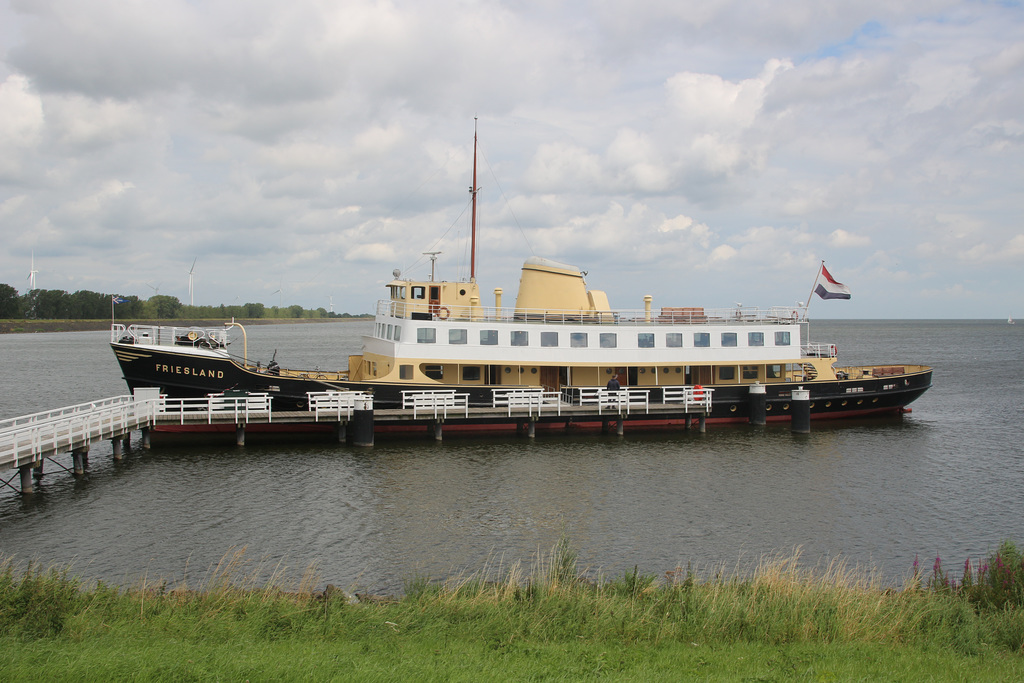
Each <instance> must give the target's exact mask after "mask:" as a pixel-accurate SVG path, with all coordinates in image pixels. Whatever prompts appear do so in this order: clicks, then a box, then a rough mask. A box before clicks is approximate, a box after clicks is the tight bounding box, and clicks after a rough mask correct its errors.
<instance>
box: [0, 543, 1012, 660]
mask: <svg viewBox="0 0 1024 683" xmlns="http://www.w3.org/2000/svg"><path fill="white" fill-rule="evenodd" d="M1001 552H1002V555H1000V557H1005V558H1006V559H1005V560H1003V566H1005V565H1006V564H1007V561H1009V560H1011V559H1012V560H1013V561H1015V562H1017V564H1018V565H1020V567H1019V570H1020V571H1021V572H1024V565H1021V563H1020V562H1019V560H1020V557H1019V555H1016V556H1013V558H1011V557H1010V554H1009V548H1005V547H1004V548H1001ZM994 566H996V565H994V564H989V565H988V566H987V568H986V569H984V571H981V568H978V570H972V572H970V574H965V577H967V576H969V577H970V578H969V579H968V578H965V579H964V580H963V581H961V582H960V583H957V584H955V586H954V584H953V582H946V583H944V582H943V580H942V578H941V576H939V575H938V574H936V576H933V577H932V578H933V580H932V581H921V580H920V578H919V577H917V576H915V577H914V578H913V579H911V580H910V581H909V583H908V585H907V586H906V587H905V588H904V589H902V590H894V589H892V588H886V587H884V586H883V585H882V583H881V581H880V580H879V579H878V577H877V576H875V575H873V574H872V573H870V572H865V571H862V570H860V569H859V568H856V567H850V566H849V565H848V564H846V563H845V562H843V561H841V560H834V561H832V562H830V563H828V564H825V565H820V566H816V567H804V566H803V565H802V564H801V562H800V555H799V552H794V553H791V554H789V555H776V556H771V557H766V558H764V559H763V560H762V561H761V562H760V563H759V564H758V565H757V566H756V568H754V569H753V570H752V571H750V572H746V573H744V572H740V571H738V570H737V571H731V572H729V571H725V570H723V569H721V568H717V569H712V570H710V571H695V570H693V569H691V568H690V567H687V568H685V569H683V568H677V569H675V570H673V571H670V572H667V573H666V574H665V575H663V576H660V577H659V576H654V575H648V574H643V573H641V572H639V571H638V570H637V569H636V568H634V569H633V570H631V571H627V572H625V573H624V574H623V575H622V576H618V577H605V576H600V575H599V576H598V577H597V578H596V579H594V578H592V577H591V575H590V573H589V572H585V571H583V570H582V569H581V568H580V567H579V565H578V558H577V554H576V552H575V551H574V550H573V549H572V547H571V546H570V544H569V543H568V541H564V540H563V541H562V542H560V543H559V544H558V545H556V546H555V547H554V548H552V549H551V550H550V551H549V552H547V553H538V554H537V556H536V557H535V559H534V560H533V562H532V563H530V564H529V565H524V564H522V563H518V562H517V563H513V564H511V565H510V566H508V567H505V566H502V564H501V563H498V565H497V566H487V567H484V568H483V569H481V571H479V572H477V573H474V574H465V575H455V576H451V577H447V578H445V579H443V580H440V581H431V580H429V579H428V578H425V577H421V578H417V579H413V580H410V581H409V582H408V583H407V584H406V592H405V595H404V596H403V597H401V598H394V599H372V598H370V597H369V596H363V597H362V599H359V600H357V599H356V598H355V597H354V596H352V595H350V594H349V593H346V592H345V591H341V590H337V589H334V587H333V586H328V588H327V589H326V590H318V589H317V588H316V587H317V586H319V585H320V584H321V579H320V576H319V572H318V571H317V570H316V567H310V568H307V569H306V570H304V571H303V572H301V573H300V574H299V575H298V576H297V577H293V576H292V575H291V574H290V572H289V570H288V569H287V568H286V567H284V566H282V565H274V566H265V565H264V564H263V563H260V562H257V563H250V562H249V561H248V560H247V558H246V555H245V549H244V548H239V549H232V550H231V551H230V552H229V553H228V554H226V555H225V556H224V558H223V559H222V560H221V562H219V563H218V564H217V565H215V566H214V567H211V568H210V570H208V571H207V573H206V574H205V576H204V577H203V578H202V579H201V580H200V581H199V582H198V583H197V584H196V585H195V586H194V587H190V586H188V585H187V584H185V583H184V582H183V583H182V584H180V585H177V586H168V585H167V584H166V583H165V582H153V581H149V580H148V579H143V580H141V581H140V582H139V583H138V584H137V585H135V586H133V587H130V588H125V589H121V588H116V587H111V586H107V585H105V584H102V583H98V584H90V585H87V584H85V583H84V582H83V581H82V580H80V579H78V578H76V577H74V576H73V575H71V574H70V571H69V569H68V568H41V567H39V566H38V565H29V566H28V567H25V568H15V566H14V564H13V563H12V562H11V561H10V560H7V561H3V562H2V563H0V636H3V637H6V638H13V639H15V640H16V641H19V642H32V641H38V640H40V639H70V640H72V641H76V642H80V641H87V640H88V639H90V638H96V637H101V636H106V635H109V634H111V633H117V634H122V636H123V637H130V638H140V637H141V638H152V639H174V640H175V642H177V641H179V640H180V641H182V642H196V641H202V642H222V643H229V642H235V641H239V640H241V641H245V642H250V641H258V642H265V641H276V640H281V639H290V640H298V641H302V642H306V641H308V642H311V643H317V642H326V641H330V642H338V641H345V642H360V639H365V642H366V643H367V647H369V646H370V643H372V644H373V646H374V647H377V646H383V645H386V644H387V643H388V642H391V639H393V638H396V637H398V636H399V635H400V634H405V635H408V634H417V637H420V638H426V639H427V640H429V641H431V642H433V641H434V640H436V641H437V642H438V643H442V642H447V641H448V639H451V638H455V639H460V638H467V639H474V641H473V642H476V639H482V642H485V643H487V644H488V647H491V648H496V649H501V648H506V647H509V646H511V645H512V644H514V643H527V642H528V643H536V644H539V645H543V644H554V643H563V644H567V643H579V642H589V643H605V644H609V645H614V646H628V645H632V644H645V645H648V646H664V647H672V646H686V647H692V646H693V645H705V644H737V643H753V644H762V645H773V646H774V645H786V644H799V643H818V644H821V643H825V644H841V645H850V644H858V643H860V644H882V645H890V646H906V645H911V646H915V647H919V648H925V649H933V648H937V649H942V650H948V649H952V650H954V651H956V652H959V653H963V654H966V655H971V654H975V653H978V652H982V651H993V650H994V651H1000V652H1006V653H1019V652H1020V651H1021V649H1022V646H1024V609H1022V608H1021V605H1020V603H1019V601H1015V599H1016V598H1014V599H1013V600H1011V599H1006V600H1004V599H1002V598H998V599H997V596H999V595H1003V594H1005V595H1008V596H1016V595H1017V593H1015V592H1014V590H1016V589H1013V588H1012V587H1011V586H1010V584H1009V583H1006V582H1004V581H1003V580H1002V579H999V580H997V579H996V578H994V577H1002V576H1003V575H1002V574H998V573H997V572H998V571H1002V570H997V569H993V567H994ZM1016 571H1018V570H1017V569H1015V572H1016ZM268 575H269V577H270V578H269V579H257V578H256V577H266V576H268ZM1014 577H1015V578H1014V580H1015V581H1016V580H1017V578H1016V577H1017V574H1014ZM983 582H984V583H985V584H986V585H988V586H996V584H998V588H999V590H1001V591H1002V593H997V592H992V594H991V597H989V598H984V599H982V597H980V596H981V595H982V591H981V590H980V589H979V588H978V586H979V585H980V584H981V583H983ZM1004 583H1006V585H1005V586H1004ZM992 590H993V591H995V588H993V589H992ZM539 645H538V646H539Z"/></svg>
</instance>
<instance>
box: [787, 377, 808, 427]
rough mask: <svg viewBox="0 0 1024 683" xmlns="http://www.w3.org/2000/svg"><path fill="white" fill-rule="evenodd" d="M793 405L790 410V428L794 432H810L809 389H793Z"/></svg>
mask: <svg viewBox="0 0 1024 683" xmlns="http://www.w3.org/2000/svg"><path fill="white" fill-rule="evenodd" d="M792 399H793V405H792V411H791V412H790V420H791V422H790V428H789V430H790V431H791V432H793V433H794V434H810V433H811V391H810V389H804V388H802V387H801V388H800V389H794V390H793V395H792Z"/></svg>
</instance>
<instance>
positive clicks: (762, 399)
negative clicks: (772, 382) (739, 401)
mask: <svg viewBox="0 0 1024 683" xmlns="http://www.w3.org/2000/svg"><path fill="white" fill-rule="evenodd" d="M748 401H749V402H750V407H749V411H750V424H752V425H766V424H768V410H767V406H768V396H767V393H766V391H765V387H764V385H763V384H759V383H754V384H751V385H750V395H749V398H748Z"/></svg>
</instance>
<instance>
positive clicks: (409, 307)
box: [377, 299, 803, 326]
mask: <svg viewBox="0 0 1024 683" xmlns="http://www.w3.org/2000/svg"><path fill="white" fill-rule="evenodd" d="M377 315H378V316H385V317H390V318H397V319H400V320H402V319H408V318H414V319H417V318H422V319H424V320H440V321H444V320H450V321H458V322H487V321H491V322H508V323H513V322H514V323H548V324H552V323H553V324H565V325H634V326H635V325H659V324H670V323H671V324H693V325H725V324H730V325H733V324H737V323H749V324H759V325H764V324H774V325H782V324H786V325H789V324H794V323H798V322H803V321H801V320H800V312H799V311H798V310H795V309H793V308H786V307H781V306H773V307H771V308H759V307H755V306H737V307H735V308H700V307H690V308H680V307H663V308H660V309H656V308H655V309H651V310H650V311H647V310H643V309H639V310H637V309H619V310H607V311H583V310H571V311H570V310H555V309H531V308H494V307H488V306H447V305H438V304H428V303H427V302H422V303H407V302H404V301H391V300H389V299H382V300H380V301H378V302H377Z"/></svg>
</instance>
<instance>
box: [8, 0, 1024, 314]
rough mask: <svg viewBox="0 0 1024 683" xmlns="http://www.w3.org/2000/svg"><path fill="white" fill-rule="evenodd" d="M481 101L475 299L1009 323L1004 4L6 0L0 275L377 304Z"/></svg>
mask: <svg viewBox="0 0 1024 683" xmlns="http://www.w3.org/2000/svg"><path fill="white" fill-rule="evenodd" d="M474 126H476V129H477V131H478V135H479V156H478V160H479V167H478V185H479V187H480V188H481V189H480V192H479V195H478V198H479V209H478V253H477V259H476V261H477V269H476V275H477V280H478V281H479V283H480V287H481V290H482V292H484V293H485V296H484V302H483V303H485V304H488V305H490V304H493V295H492V294H491V292H492V290H493V289H494V288H495V287H502V288H503V289H504V291H505V295H504V297H505V298H504V301H505V302H506V303H509V302H511V301H512V299H513V297H514V294H515V292H516V291H517V289H518V280H519V269H520V267H521V266H522V263H523V261H524V260H525V259H526V258H528V257H530V256H542V257H546V258H550V259H553V260H556V261H560V262H563V263H568V264H572V265H575V266H578V267H579V268H581V269H582V270H584V271H586V273H587V276H586V280H587V283H588V285H589V286H590V287H591V288H593V289H599V290H604V291H605V292H607V294H608V297H609V300H610V302H611V305H612V306H613V307H615V308H620V309H639V308H642V306H643V297H644V295H647V294H649V295H652V296H653V297H654V307H655V308H658V307H660V306H705V307H709V308H711V307H729V306H733V305H735V304H736V303H742V304H744V305H746V306H764V307H767V306H792V305H795V303H796V302H798V301H806V300H807V297H808V294H809V292H810V290H811V286H812V284H813V283H814V280H815V276H816V274H817V272H818V267H819V264H820V263H821V262H822V261H824V262H825V263H826V266H827V268H828V269H829V271H830V272H831V273H832V275H833V277H835V279H837V280H838V281H840V282H842V283H844V284H846V285H847V286H848V287H849V288H850V290H851V292H852V294H853V298H852V299H850V300H849V301H822V300H819V299H817V297H815V298H814V299H815V300H814V301H813V302H812V304H811V307H810V311H809V313H810V316H811V317H812V318H851V319H856V318H1005V317H1007V316H1008V315H1011V314H1016V315H1018V316H1019V317H1021V318H1024V268H1022V266H1024V224H1022V221H1024V212H1022V209H1024V7H1022V4H1021V3H1020V2H984V1H982V2H947V1H944V0H906V1H903V2H893V1H892V0H860V1H858V2H836V1H831V0H830V1H824V2H823V1H822V0H789V1H786V0H783V1H778V0H772V1H768V0H743V1H739V0H699V1H697V0H647V1H645V0H638V1H637V2H630V3H626V2H622V1H617V2H616V1H612V0H595V1H593V2H578V1H559V0H518V1H515V2H509V1H506V2H502V1H488V0H484V1H480V2H476V1H473V0H431V1H430V2H423V1H422V0H418V1H412V0H409V1H406V0H392V1H391V2H385V1H381V2H373V1H360V0H356V1H352V0H289V1H288V2H271V1H269V0H245V1H244V2H242V1H241V0H160V1H159V2H152V1H149V0H116V1H115V0H89V2H81V0H0V238H2V239H3V242H4V244H5V249H3V250H2V252H0V282H4V283H7V284H10V285H12V286H14V287H15V288H17V289H18V290H19V291H21V292H25V291H27V289H28V287H29V279H28V276H29V271H30V270H32V269H33V267H34V270H36V271H37V273H36V275H35V277H36V286H37V287H38V288H42V289H63V290H67V291H75V290H79V289H87V290H92V291H98V292H108V293H115V292H116V293H120V294H137V295H139V296H141V297H143V298H148V297H149V296H152V295H153V294H154V293H157V292H159V293H160V294H166V295H171V296H176V297H178V298H179V299H180V300H181V301H182V302H184V303H189V271H190V269H192V278H193V285H194V302H195V304H197V305H210V304H221V303H223V304H234V303H246V302H262V303H264V304H266V305H267V306H274V305H284V306H288V305H291V304H300V305H302V306H304V307H307V308H320V307H322V308H325V309H327V310H331V309H332V308H333V310H335V311H336V312H339V313H341V312H350V313H361V312H370V311H372V310H374V306H375V302H376V301H377V300H378V299H381V298H384V297H385V296H386V294H387V292H386V290H385V289H384V286H383V285H384V284H385V283H386V282H388V281H389V280H390V279H391V277H392V272H393V271H394V270H395V269H399V270H400V271H401V272H402V273H403V275H404V276H409V277H413V278H428V277H429V275H430V261H429V260H428V258H427V257H425V256H423V253H424V252H430V251H440V252H441V254H439V255H438V256H437V262H436V273H437V278H438V279H445V280H454V279H457V278H465V277H468V276H469V262H470V257H469V233H470V213H471V212H470V210H469V197H470V192H469V188H470V186H471V184H472V164H473V134H474ZM32 264H34V266H33V265H32ZM193 264H194V267H193Z"/></svg>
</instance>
